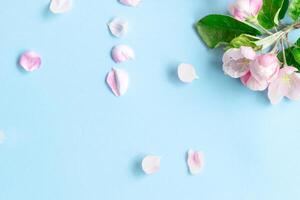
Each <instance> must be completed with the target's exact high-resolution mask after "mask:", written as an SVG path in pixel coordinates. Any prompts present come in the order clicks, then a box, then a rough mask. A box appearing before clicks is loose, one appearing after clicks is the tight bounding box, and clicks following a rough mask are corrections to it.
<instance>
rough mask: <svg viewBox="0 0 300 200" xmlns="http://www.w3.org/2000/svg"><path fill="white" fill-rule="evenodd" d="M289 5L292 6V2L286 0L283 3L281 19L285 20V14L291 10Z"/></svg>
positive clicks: (280, 13)
mask: <svg viewBox="0 0 300 200" xmlns="http://www.w3.org/2000/svg"><path fill="white" fill-rule="evenodd" d="M289 4H290V1H289V0H284V1H283V4H282V7H281V10H280V12H279V16H278V17H279V19H283V18H284V17H285V14H286V12H287V10H288V8H289Z"/></svg>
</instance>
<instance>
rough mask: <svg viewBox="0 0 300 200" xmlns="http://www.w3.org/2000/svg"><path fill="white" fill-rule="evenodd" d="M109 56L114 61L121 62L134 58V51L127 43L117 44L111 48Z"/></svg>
mask: <svg viewBox="0 0 300 200" xmlns="http://www.w3.org/2000/svg"><path fill="white" fill-rule="evenodd" d="M111 56H112V59H113V60H114V61H115V62H116V63H121V62H125V61H127V60H132V59H134V58H135V53H134V51H133V49H132V48H131V47H129V46H127V45H118V46H115V47H114V48H113V49H112V52H111Z"/></svg>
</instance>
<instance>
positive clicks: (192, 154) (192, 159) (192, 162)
mask: <svg viewBox="0 0 300 200" xmlns="http://www.w3.org/2000/svg"><path fill="white" fill-rule="evenodd" d="M187 164H188V167H189V171H190V173H191V174H192V175H197V174H199V173H200V172H201V171H202V170H203V167H204V154H203V153H202V152H200V151H194V150H189V151H188V158H187Z"/></svg>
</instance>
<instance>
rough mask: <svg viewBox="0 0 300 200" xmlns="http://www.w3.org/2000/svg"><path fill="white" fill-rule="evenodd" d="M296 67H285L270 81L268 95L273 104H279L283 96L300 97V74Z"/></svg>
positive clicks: (297, 98) (292, 98)
mask: <svg viewBox="0 0 300 200" xmlns="http://www.w3.org/2000/svg"><path fill="white" fill-rule="evenodd" d="M296 71H298V70H297V69H296V68H294V67H289V66H287V67H283V68H282V69H280V72H279V75H278V77H277V78H276V79H275V80H274V81H273V82H271V83H270V85H269V89H268V97H269V99H270V101H271V103H272V104H278V103H279V102H280V101H281V99H282V98H283V97H287V98H289V99H290V100H299V99H300V76H299V74H298V73H296Z"/></svg>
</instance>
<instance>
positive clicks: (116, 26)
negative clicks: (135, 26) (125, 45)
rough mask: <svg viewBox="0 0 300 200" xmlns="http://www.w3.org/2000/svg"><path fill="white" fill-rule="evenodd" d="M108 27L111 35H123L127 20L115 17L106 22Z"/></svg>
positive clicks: (125, 31)
mask: <svg viewBox="0 0 300 200" xmlns="http://www.w3.org/2000/svg"><path fill="white" fill-rule="evenodd" d="M108 28H109V30H110V32H111V34H112V35H113V36H115V37H123V36H124V35H126V34H127V32H128V22H127V21H125V20H123V19H119V18H115V19H113V20H112V21H110V22H109V23H108Z"/></svg>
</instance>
